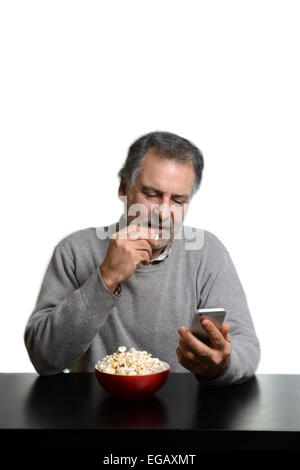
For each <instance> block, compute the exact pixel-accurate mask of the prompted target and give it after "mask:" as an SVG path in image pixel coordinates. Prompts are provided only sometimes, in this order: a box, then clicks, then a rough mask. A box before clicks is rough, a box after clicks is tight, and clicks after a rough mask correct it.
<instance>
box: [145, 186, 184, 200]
mask: <svg viewBox="0 0 300 470" xmlns="http://www.w3.org/2000/svg"><path fill="white" fill-rule="evenodd" d="M141 190H142V191H153V192H155V193H157V194H160V195H161V194H162V192H161V191H160V190H159V189H156V188H154V187H153V186H142V187H141ZM172 197H180V198H182V199H189V195H188V194H172Z"/></svg>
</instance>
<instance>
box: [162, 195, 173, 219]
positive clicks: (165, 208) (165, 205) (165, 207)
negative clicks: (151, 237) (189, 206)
mask: <svg viewBox="0 0 300 470" xmlns="http://www.w3.org/2000/svg"><path fill="white" fill-rule="evenodd" d="M170 206H171V201H170V199H168V200H164V201H163V202H162V204H160V206H159V219H160V220H162V221H163V220H167V219H172V213H171V209H170Z"/></svg>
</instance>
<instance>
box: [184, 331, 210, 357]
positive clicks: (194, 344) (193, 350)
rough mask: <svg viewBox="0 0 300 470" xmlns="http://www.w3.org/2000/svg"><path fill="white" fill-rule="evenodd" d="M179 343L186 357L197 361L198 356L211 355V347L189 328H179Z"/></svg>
mask: <svg viewBox="0 0 300 470" xmlns="http://www.w3.org/2000/svg"><path fill="white" fill-rule="evenodd" d="M178 333H179V345H180V348H181V350H182V352H183V354H184V355H185V357H186V358H188V359H191V360H194V361H197V358H198V357H204V356H211V349H210V348H209V346H207V345H206V344H204V343H202V341H200V340H199V339H198V338H196V336H194V335H193V334H192V333H191V332H190V331H189V330H188V329H187V328H185V327H181V328H179V329H178Z"/></svg>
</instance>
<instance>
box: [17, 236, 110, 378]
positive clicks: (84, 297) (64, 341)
mask: <svg viewBox="0 0 300 470" xmlns="http://www.w3.org/2000/svg"><path fill="white" fill-rule="evenodd" d="M118 301H119V297H118V296H117V295H114V294H113V293H112V292H110V290H109V289H108V288H107V287H106V286H105V284H104V283H103V281H102V278H101V274H100V270H99V269H98V268H97V269H95V271H94V272H93V273H92V274H91V276H90V277H89V278H88V279H87V280H86V282H85V283H84V284H83V285H81V286H79V284H78V281H77V279H76V276H75V269H74V263H73V260H72V259H71V257H70V255H69V253H68V252H67V251H66V248H65V247H64V245H63V244H58V245H57V246H56V247H55V249H54V252H53V254H52V257H51V260H50V263H49V265H48V268H47V270H46V274H45V276H44V279H43V282H42V286H41V289H40V293H39V296H38V299H37V303H36V306H35V309H34V311H33V312H32V314H31V315H30V317H29V320H28V322H27V325H26V328H25V333H24V341H25V346H26V348H27V351H28V354H29V357H30V359H31V361H32V363H33V366H34V368H35V369H36V371H37V372H38V373H39V374H41V375H52V374H58V373H60V372H62V371H63V370H64V369H66V368H71V366H72V365H73V364H74V363H75V362H76V361H77V360H78V359H79V358H80V357H81V356H82V355H83V354H84V353H85V352H86V350H87V349H88V348H89V346H90V344H91V342H92V341H93V339H94V337H95V336H96V334H97V333H98V331H99V329H100V328H101V327H102V325H103V324H104V323H105V321H106V320H107V318H108V316H109V315H110V313H111V311H112V309H113V307H114V306H115V304H116V303H117V302H118Z"/></svg>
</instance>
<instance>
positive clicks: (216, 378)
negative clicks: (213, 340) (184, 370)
mask: <svg viewBox="0 0 300 470" xmlns="http://www.w3.org/2000/svg"><path fill="white" fill-rule="evenodd" d="M229 367H230V356H228V357H227V359H226V362H225V365H224V367H223V368H222V370H220V371H219V373H218V375H215V376H214V377H211V376H210V377H209V376H205V375H200V374H194V375H195V377H196V379H197V380H199V381H200V382H202V383H203V384H214V383H217V382H219V381H220V380H221V379H222V378H223V377H224V375H225V374H226V373H227V371H228V369H229Z"/></svg>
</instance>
